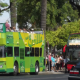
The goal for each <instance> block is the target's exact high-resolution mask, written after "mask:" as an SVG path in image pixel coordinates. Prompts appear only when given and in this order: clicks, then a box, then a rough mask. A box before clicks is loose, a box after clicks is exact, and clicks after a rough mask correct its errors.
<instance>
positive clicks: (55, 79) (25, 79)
mask: <svg viewBox="0 0 80 80" xmlns="http://www.w3.org/2000/svg"><path fill="white" fill-rule="evenodd" d="M0 80H68V74H39V75H29V74H20V75H19V76H9V75H8V74H7V75H2V76H0Z"/></svg>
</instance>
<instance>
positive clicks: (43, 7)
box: [41, 0, 47, 31]
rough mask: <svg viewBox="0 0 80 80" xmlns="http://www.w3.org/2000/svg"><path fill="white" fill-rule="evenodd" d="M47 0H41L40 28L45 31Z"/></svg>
mask: <svg viewBox="0 0 80 80" xmlns="http://www.w3.org/2000/svg"><path fill="white" fill-rule="evenodd" d="M46 10H47V0H41V28H43V30H44V31H46Z"/></svg>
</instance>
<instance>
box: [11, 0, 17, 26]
mask: <svg viewBox="0 0 80 80" xmlns="http://www.w3.org/2000/svg"><path fill="white" fill-rule="evenodd" d="M10 3H11V7H10V12H11V26H12V27H16V22H17V6H16V0H10Z"/></svg>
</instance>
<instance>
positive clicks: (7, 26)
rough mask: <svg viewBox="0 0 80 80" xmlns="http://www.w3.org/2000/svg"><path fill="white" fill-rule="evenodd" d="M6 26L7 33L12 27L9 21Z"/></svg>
mask: <svg viewBox="0 0 80 80" xmlns="http://www.w3.org/2000/svg"><path fill="white" fill-rule="evenodd" d="M5 26H6V31H8V30H10V25H9V21H8V20H7V21H6V23H5Z"/></svg>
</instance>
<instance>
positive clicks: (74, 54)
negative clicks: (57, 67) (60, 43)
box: [66, 46, 80, 61]
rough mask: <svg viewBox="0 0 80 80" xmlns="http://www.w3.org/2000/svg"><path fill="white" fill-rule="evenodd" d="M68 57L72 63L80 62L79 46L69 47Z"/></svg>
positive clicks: (67, 49)
mask: <svg viewBox="0 0 80 80" xmlns="http://www.w3.org/2000/svg"><path fill="white" fill-rule="evenodd" d="M66 51H67V56H68V57H69V59H70V61H74V60H79V59H80V47H77V46H69V47H67V48H66Z"/></svg>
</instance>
